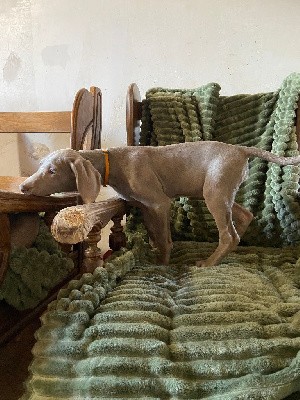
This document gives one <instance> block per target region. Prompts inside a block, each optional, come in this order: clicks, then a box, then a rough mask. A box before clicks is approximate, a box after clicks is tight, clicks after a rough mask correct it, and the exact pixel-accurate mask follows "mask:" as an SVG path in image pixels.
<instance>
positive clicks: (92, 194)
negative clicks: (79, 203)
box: [70, 158, 101, 203]
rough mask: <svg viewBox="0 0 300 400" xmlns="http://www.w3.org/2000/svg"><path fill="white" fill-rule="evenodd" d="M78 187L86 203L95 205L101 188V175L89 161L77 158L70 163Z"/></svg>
mask: <svg viewBox="0 0 300 400" xmlns="http://www.w3.org/2000/svg"><path fill="white" fill-rule="evenodd" d="M70 166H71V169H72V171H73V172H74V174H75V178H76V185H77V189H78V192H79V193H80V196H81V197H82V200H83V202H84V203H93V202H94V201H95V200H96V198H97V196H98V194H99V192H100V188H101V175H100V173H99V172H98V171H97V170H96V168H95V167H94V166H93V164H92V163H91V162H90V161H89V160H85V159H84V158H77V159H76V160H75V161H72V162H71V163H70Z"/></svg>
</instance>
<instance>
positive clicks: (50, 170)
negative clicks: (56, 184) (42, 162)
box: [48, 167, 56, 175]
mask: <svg viewBox="0 0 300 400" xmlns="http://www.w3.org/2000/svg"><path fill="white" fill-rule="evenodd" d="M48 172H49V174H51V175H54V174H55V172H56V171H55V169H54V168H52V167H50V168H49V169H48Z"/></svg>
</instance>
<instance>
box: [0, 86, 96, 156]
mask: <svg viewBox="0 0 300 400" xmlns="http://www.w3.org/2000/svg"><path fill="white" fill-rule="evenodd" d="M101 121H102V96H101V90H100V89H99V88H97V87H95V86H92V87H91V88H90V90H87V89H85V88H82V89H80V90H79V91H78V92H77V94H76V96H75V99H74V103H73V109H72V111H53V112H0V135H1V134H5V133H7V134H9V133H10V134H12V133H17V134H21V133H60V134H63V133H66V134H68V135H69V143H70V147H71V148H73V149H74V150H80V149H82V148H84V147H85V148H89V149H95V148H100V147H101V129H102V124H101Z"/></svg>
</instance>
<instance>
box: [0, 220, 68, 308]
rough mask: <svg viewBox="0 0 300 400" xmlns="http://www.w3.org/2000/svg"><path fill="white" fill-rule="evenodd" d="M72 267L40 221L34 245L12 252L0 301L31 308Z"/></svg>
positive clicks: (16, 306) (65, 275)
mask: <svg viewBox="0 0 300 400" xmlns="http://www.w3.org/2000/svg"><path fill="white" fill-rule="evenodd" d="M73 268H74V264H73V261H72V260H71V259H70V258H68V257H67V256H66V255H65V254H64V253H63V252H62V251H61V250H60V248H59V246H58V244H57V242H55V240H54V239H53V237H52V235H51V233H50V231H49V229H48V228H47V226H46V225H45V224H44V222H43V221H42V220H41V222H40V230H39V234H38V236H37V238H36V240H35V243H34V244H33V246H32V247H31V248H29V249H27V248H25V247H18V248H13V249H12V251H11V254H10V259H9V267H8V270H7V273H6V275H5V279H4V281H3V283H2V285H1V287H0V300H5V301H6V302H7V303H8V304H10V305H12V306H13V307H15V308H16V309H17V310H26V309H30V308H34V307H36V306H37V305H38V304H39V303H40V301H41V300H43V299H44V298H45V297H47V295H48V293H49V291H50V290H51V289H52V288H54V287H55V286H56V285H58V284H59V283H60V282H61V281H62V280H63V279H64V278H65V277H67V275H68V274H69V273H70V271H71V270H72V269H73Z"/></svg>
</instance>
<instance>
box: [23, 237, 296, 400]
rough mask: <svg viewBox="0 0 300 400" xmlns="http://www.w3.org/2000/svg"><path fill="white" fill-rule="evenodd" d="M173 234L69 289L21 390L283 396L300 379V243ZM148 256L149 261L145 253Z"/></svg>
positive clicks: (233, 398) (48, 320) (50, 394)
mask: <svg viewBox="0 0 300 400" xmlns="http://www.w3.org/2000/svg"><path fill="white" fill-rule="evenodd" d="M212 246H213V245H212V244H208V243H197V244H195V242H185V243H182V242H175V246H174V250H173V254H172V260H171V263H172V267H164V266H159V265H154V264H149V263H147V262H146V260H145V259H139V254H138V253H137V251H139V252H141V247H139V248H138V250H136V249H135V248H133V250H132V251H127V252H126V253H125V254H123V255H120V256H119V257H117V258H115V259H114V260H111V261H110V262H107V263H106V265H105V268H97V269H96V270H95V272H94V273H93V274H85V275H83V276H82V278H81V279H80V280H76V281H72V282H70V284H69V285H68V287H67V288H66V289H64V290H61V292H60V294H59V296H58V299H57V300H56V301H55V302H53V303H52V304H51V305H50V307H49V308H48V311H47V312H46V313H45V314H44V315H43V317H42V322H43V325H42V328H41V329H40V330H39V331H38V332H37V334H36V336H37V339H38V340H37V344H36V345H35V347H34V349H33V354H34V361H33V363H32V365H31V368H30V369H31V372H32V377H31V379H30V380H29V381H28V383H27V393H26V395H24V397H23V399H30V400H42V399H43V400H46V399H49V400H54V399H55V400H58V399H68V400H69V399H70V400H71V399H72V400H75V399H76V400H87V399H89V400H96V399H125V398H126V399H127V398H131V399H207V400H217V399H218V400H241V399H248V400H250V399H251V400H262V399H266V400H274V399H283V398H285V397H286V396H288V395H289V394H291V393H294V392H296V391H297V390H300V352H299V350H300V319H299V318H300V316H299V311H300V290H299V282H300V264H299V250H298V249H296V248H293V249H289V250H275V249H270V248H264V249H263V248H251V247H240V248H239V249H238V251H237V252H236V253H234V254H231V255H230V256H229V257H227V258H226V259H225V260H224V262H223V263H222V264H221V265H219V266H217V267H213V268H209V269H201V268H196V267H195V266H193V262H194V261H195V259H197V258H199V257H203V256H206V254H207V253H208V252H211V251H212ZM141 261H142V262H141Z"/></svg>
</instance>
